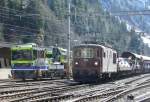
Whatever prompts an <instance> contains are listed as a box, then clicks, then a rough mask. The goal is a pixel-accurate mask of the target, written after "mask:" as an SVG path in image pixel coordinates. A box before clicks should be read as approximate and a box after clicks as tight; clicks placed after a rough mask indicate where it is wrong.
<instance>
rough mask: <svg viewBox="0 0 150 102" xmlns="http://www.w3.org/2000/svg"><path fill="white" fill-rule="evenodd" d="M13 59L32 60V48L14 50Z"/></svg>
mask: <svg viewBox="0 0 150 102" xmlns="http://www.w3.org/2000/svg"><path fill="white" fill-rule="evenodd" d="M12 60H32V51H31V50H15V51H12Z"/></svg>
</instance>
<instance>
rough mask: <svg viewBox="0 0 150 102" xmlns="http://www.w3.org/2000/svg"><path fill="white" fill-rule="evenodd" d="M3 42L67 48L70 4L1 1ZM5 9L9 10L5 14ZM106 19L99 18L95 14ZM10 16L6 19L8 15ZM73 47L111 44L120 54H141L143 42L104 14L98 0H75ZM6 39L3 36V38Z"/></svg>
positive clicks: (64, 0) (48, 0)
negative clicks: (126, 52)
mask: <svg viewBox="0 0 150 102" xmlns="http://www.w3.org/2000/svg"><path fill="white" fill-rule="evenodd" d="M2 1H3V2H1V3H0V7H5V8H3V10H4V11H3V13H2V14H3V15H2V14H0V19H1V20H0V23H1V24H2V25H1V29H0V30H1V32H2V34H1V33H0V34H1V35H2V37H1V38H2V39H3V37H4V40H5V41H9V42H16V43H26V42H36V43H38V44H39V45H44V46H51V45H55V44H58V46H62V47H64V48H67V45H68V43H67V42H68V2H67V1H68V0H23V2H21V1H22V0H14V1H12V0H8V1H7V0H2ZM6 8H7V9H8V8H9V9H8V10H6ZM95 12H96V13H98V14H100V15H103V16H96V15H95V14H96V13H95ZM6 14H7V15H6ZM70 16H71V45H72V46H71V47H73V46H74V45H76V44H79V43H88V42H97V43H108V44H111V45H112V47H113V48H115V49H117V50H118V52H122V51H125V50H129V51H133V52H137V53H141V50H142V49H141V48H142V46H143V44H142V42H141V41H142V40H141V38H140V37H139V36H138V35H137V34H136V33H135V32H134V30H131V31H128V30H127V27H126V24H125V22H122V21H119V20H118V19H117V18H116V17H113V16H110V15H109V13H108V12H105V11H104V10H103V9H102V7H101V5H100V1H99V0H72V2H71V15H70ZM3 35H4V36H3Z"/></svg>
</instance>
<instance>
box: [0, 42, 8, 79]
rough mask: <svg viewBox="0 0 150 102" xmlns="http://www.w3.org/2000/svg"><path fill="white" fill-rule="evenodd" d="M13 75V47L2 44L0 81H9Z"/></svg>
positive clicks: (0, 49)
mask: <svg viewBox="0 0 150 102" xmlns="http://www.w3.org/2000/svg"><path fill="white" fill-rule="evenodd" d="M10 75H11V45H10V44H7V43H0V79H8V78H9V76H10Z"/></svg>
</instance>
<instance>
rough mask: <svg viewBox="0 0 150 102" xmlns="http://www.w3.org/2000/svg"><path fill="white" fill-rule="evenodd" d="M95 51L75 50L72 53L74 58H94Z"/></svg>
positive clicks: (90, 49) (88, 49)
mask: <svg viewBox="0 0 150 102" xmlns="http://www.w3.org/2000/svg"><path fill="white" fill-rule="evenodd" d="M94 52H95V49H93V48H77V49H76V50H75V51H74V57H75V58H94V56H95V53H94Z"/></svg>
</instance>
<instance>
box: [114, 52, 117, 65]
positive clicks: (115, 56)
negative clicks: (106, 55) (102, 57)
mask: <svg viewBox="0 0 150 102" xmlns="http://www.w3.org/2000/svg"><path fill="white" fill-rule="evenodd" d="M116 60H117V55H116V53H113V63H114V64H116Z"/></svg>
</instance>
